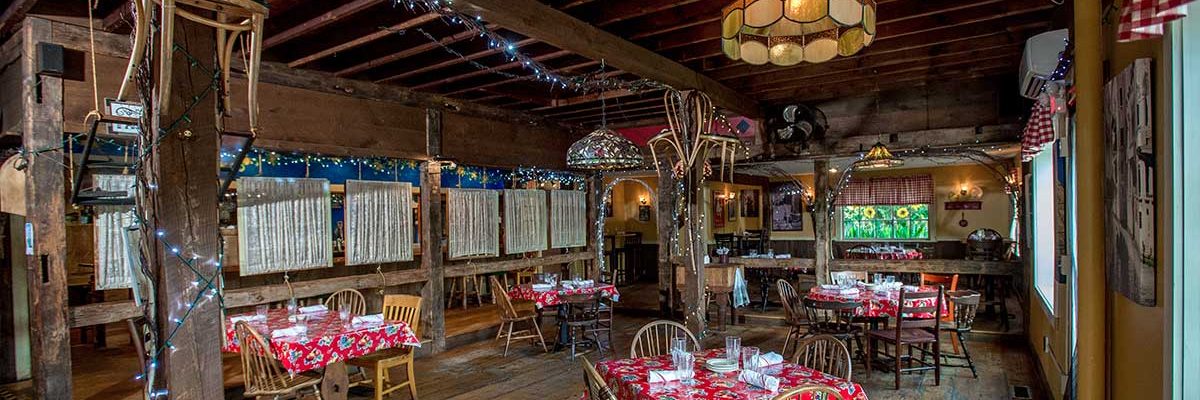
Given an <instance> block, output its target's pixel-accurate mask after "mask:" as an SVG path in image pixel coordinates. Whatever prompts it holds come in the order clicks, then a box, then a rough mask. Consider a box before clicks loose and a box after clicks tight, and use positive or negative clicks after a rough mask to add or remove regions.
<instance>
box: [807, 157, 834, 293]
mask: <svg viewBox="0 0 1200 400" xmlns="http://www.w3.org/2000/svg"><path fill="white" fill-rule="evenodd" d="M828 192H829V161H828V160H824V159H819V160H813V212H812V217H813V239H814V240H813V252H814V253H815V254H814V255H813V261H814V264H816V274H817V283H828V282H826V281H828V280H829V256H830V252H829V249H830V247H831V246H832V245H833V242H832V240H831V239H832V238H831V236H832V232H831V230H830V229H829V207H830V206H831V205H830V204H829V203H827V202H826V198H827V197H826V193H828Z"/></svg>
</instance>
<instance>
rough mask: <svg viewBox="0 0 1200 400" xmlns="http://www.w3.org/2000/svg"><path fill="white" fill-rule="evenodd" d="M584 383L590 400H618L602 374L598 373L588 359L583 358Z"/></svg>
mask: <svg viewBox="0 0 1200 400" xmlns="http://www.w3.org/2000/svg"><path fill="white" fill-rule="evenodd" d="M583 382H584V385H586V386H585V387H586V388H587V398H588V400H617V396H616V395H615V394H613V392H612V390H611V389H609V388H608V384H607V383H604V378H602V377H600V373H599V372H596V368H595V367H593V366H592V362H591V361H588V359H587V357H583Z"/></svg>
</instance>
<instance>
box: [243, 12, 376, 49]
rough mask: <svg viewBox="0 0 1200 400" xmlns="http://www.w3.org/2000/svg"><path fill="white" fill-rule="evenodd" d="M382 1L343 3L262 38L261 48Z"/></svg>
mask: <svg viewBox="0 0 1200 400" xmlns="http://www.w3.org/2000/svg"><path fill="white" fill-rule="evenodd" d="M383 2H384V0H354V1H351V2H349V3H346V4H343V5H341V6H340V7H338V8H335V9H332V10H329V11H327V12H325V13H324V14H321V15H318V16H317V17H316V18H313V19H310V20H308V21H304V22H301V23H300V24H298V25H296V26H293V27H291V28H288V29H285V30H284V31H283V32H279V33H276V34H274V35H271V36H268V37H267V38H266V39H263V42H262V45H263V49H270V48H272V47H275V46H278V45H279V44H282V43H283V42H286V41H289V40H292V39H295V38H298V37H300V36H303V35H304V34H307V33H312V32H313V31H315V30H318V29H321V28H324V27H325V26H328V25H329V24H332V23H334V22H337V21H338V20H341V19H343V18H346V17H349V16H352V15H354V14H357V13H358V12H360V11H362V10H366V9H367V8H370V7H371V6H374V5H376V4H380V3H383Z"/></svg>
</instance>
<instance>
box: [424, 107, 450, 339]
mask: <svg viewBox="0 0 1200 400" xmlns="http://www.w3.org/2000/svg"><path fill="white" fill-rule="evenodd" d="M425 139H426V141H425V143H426V151H427V152H429V153H430V156H434V155H438V154H440V153H441V151H442V112H441V111H438V110H435V109H427V110H426V114H425ZM420 204H421V205H420V207H421V269H424V270H425V271H428V273H429V280H428V281H426V282H425V287H424V288H422V289H421V298H423V299H424V303H425V304H424V307H423V309H424V312H423V313H422V314H424V315H423V316H422V317H423V318H424V319H425V321H424V322H423V323H422V325H423V326H425V327H426V328H425V332H426V335H425V337H427V338H429V339H432V340H433V348H432V349H431V350H432V351H433V352H434V353H438V352H441V351H442V350H445V349H446V287H445V279H444V278H445V273H446V270H445V266H444V265H442V220H443V218H442V167H441V163H440V162H438V161H427V162H425V163H422V164H421V198H420Z"/></svg>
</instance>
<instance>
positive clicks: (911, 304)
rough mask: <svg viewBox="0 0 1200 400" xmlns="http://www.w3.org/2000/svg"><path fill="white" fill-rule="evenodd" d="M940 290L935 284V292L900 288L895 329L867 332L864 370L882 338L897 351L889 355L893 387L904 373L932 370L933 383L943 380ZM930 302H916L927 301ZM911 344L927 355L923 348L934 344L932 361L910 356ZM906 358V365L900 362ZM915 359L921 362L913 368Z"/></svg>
mask: <svg viewBox="0 0 1200 400" xmlns="http://www.w3.org/2000/svg"><path fill="white" fill-rule="evenodd" d="M943 292H944V290H943V289H942V287H941V286H938V290H937V291H936V292H910V291H907V290H901V291H900V296H899V299H898V300H897V303H896V305H897V314H896V315H897V318H896V326H895V328H894V329H879V330H872V331H868V332H867V335H866V336H867V373H868V374H870V373H871V364H872V362H873V361H874V358H875V349H876V347H875V342H877V341H882V342H885V343H888V344H891V345H892V348H893V349H894V350H895V351H896V354H894V355H890V356H891V359H892V361H893V362H894V365H893V368H892V371H893V372H895V374H896V389H897V390H899V389H900V374H901V373H904V372H915V371H926V370H930V369H932V370H933V377H934V385H940V384H941V383H942V350H941V335H939V334H938V333H937V332H938V326H939V324H940V322H939V321H940V320H941V319H942V312H941V310H942V299H943ZM929 302H932V303H933V304H932V305H918V303H929ZM914 346H919V349H920V351H921V354H922V355H924V354H926V350H925V349H926V347H933V350H932V353H933V364H930V363H929V362H927V361H925V357H920V358H917V357H913V356H912V351H913V347H914ZM901 347H907V348H908V355H903V354H901V351H900V349H901ZM903 361H908V365H909V367H908V368H901V367H900V364H901V362H903ZM914 362H916V363H918V364H921V366H919V367H913V366H912V364H913V363H914Z"/></svg>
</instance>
